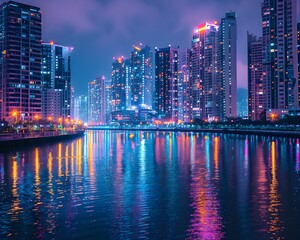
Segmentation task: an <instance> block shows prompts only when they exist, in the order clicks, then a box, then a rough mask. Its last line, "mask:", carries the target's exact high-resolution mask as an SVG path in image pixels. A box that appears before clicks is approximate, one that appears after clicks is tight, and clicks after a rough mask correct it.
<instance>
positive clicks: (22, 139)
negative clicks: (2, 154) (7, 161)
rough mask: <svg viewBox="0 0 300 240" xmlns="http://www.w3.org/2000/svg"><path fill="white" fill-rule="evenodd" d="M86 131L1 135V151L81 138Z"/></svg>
mask: <svg viewBox="0 0 300 240" xmlns="http://www.w3.org/2000/svg"><path fill="white" fill-rule="evenodd" d="M83 135H84V130H67V131H64V130H57V131H45V132H43V131H31V132H25V133H23V132H19V133H0V150H3V149H6V148H13V147H20V146H27V145H32V144H39V143H43V144H45V143H47V142H53V141H60V140H65V139H71V138H76V137H81V136H83Z"/></svg>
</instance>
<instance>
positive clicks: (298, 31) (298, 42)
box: [297, 23, 300, 106]
mask: <svg viewBox="0 0 300 240" xmlns="http://www.w3.org/2000/svg"><path fill="white" fill-rule="evenodd" d="M297 39H298V40H297V44H298V45H297V48H298V89H299V90H298V94H299V106H300V23H298V24H297Z"/></svg>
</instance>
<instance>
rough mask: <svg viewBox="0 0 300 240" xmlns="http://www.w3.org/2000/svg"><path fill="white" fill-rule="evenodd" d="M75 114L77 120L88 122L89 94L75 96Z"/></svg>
mask: <svg viewBox="0 0 300 240" xmlns="http://www.w3.org/2000/svg"><path fill="white" fill-rule="evenodd" d="M74 116H75V119H76V120H81V121H83V122H85V123H86V122H88V98H87V96H84V95H80V96H79V97H75V102H74Z"/></svg>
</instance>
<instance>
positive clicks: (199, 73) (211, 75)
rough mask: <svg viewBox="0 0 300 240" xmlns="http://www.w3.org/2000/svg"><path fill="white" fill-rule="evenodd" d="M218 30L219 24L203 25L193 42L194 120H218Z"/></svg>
mask: <svg viewBox="0 0 300 240" xmlns="http://www.w3.org/2000/svg"><path fill="white" fill-rule="evenodd" d="M218 51H219V26H218V25H217V24H216V23H207V22H206V23H203V24H200V25H199V26H198V27H197V28H196V29H195V30H194V35H193V40H192V56H191V61H192V70H191V78H192V84H193V89H192V98H193V104H192V106H193V110H192V116H193V119H195V118H200V119H204V120H211V121H212V120H219V119H220V117H221V113H220V110H219V109H220V100H219V96H220V89H221V82H220V70H219V59H218Z"/></svg>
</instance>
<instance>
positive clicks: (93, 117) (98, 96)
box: [88, 76, 106, 124]
mask: <svg viewBox="0 0 300 240" xmlns="http://www.w3.org/2000/svg"><path fill="white" fill-rule="evenodd" d="M88 122H89V123H96V124H97V123H105V122H106V79H105V77H104V76H102V77H98V78H96V79H95V80H94V81H92V82H90V83H89V85H88Z"/></svg>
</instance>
